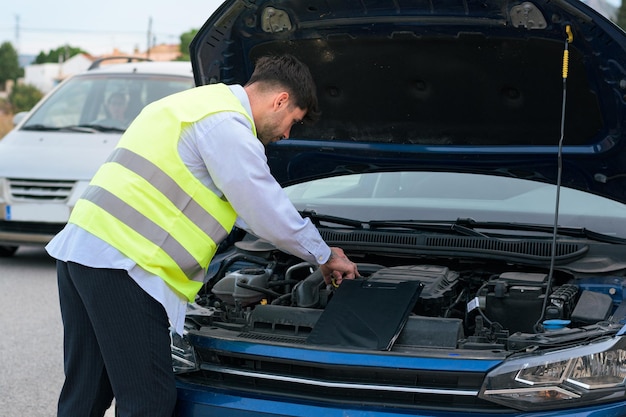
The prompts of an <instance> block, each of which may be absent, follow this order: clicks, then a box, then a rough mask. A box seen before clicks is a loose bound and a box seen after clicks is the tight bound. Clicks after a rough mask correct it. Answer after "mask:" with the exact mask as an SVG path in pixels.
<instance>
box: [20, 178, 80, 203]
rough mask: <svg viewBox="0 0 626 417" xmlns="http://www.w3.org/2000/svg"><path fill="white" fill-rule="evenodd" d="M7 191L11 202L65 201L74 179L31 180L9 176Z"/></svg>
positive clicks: (70, 191)
mask: <svg viewBox="0 0 626 417" xmlns="http://www.w3.org/2000/svg"><path fill="white" fill-rule="evenodd" d="M8 183H9V192H10V194H11V200H12V201H13V202H37V203H41V202H48V201H50V202H55V203H57V202H60V203H61V202H65V201H67V200H68V198H69V196H70V194H71V193H72V188H73V187H74V184H75V183H76V181H65V180H32V179H22V178H9V179H8Z"/></svg>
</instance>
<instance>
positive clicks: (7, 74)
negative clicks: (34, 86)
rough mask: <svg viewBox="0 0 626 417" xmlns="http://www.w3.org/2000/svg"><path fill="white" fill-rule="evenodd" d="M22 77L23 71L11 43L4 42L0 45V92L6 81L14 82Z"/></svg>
mask: <svg viewBox="0 0 626 417" xmlns="http://www.w3.org/2000/svg"><path fill="white" fill-rule="evenodd" d="M23 75H24V70H23V69H22V68H20V63H19V61H18V59H17V51H16V50H15V48H13V45H12V44H11V42H4V43H3V44H2V45H0V87H2V88H0V90H4V84H5V83H6V82H7V81H8V80H14V81H16V80H17V79H18V78H19V77H22V76H23Z"/></svg>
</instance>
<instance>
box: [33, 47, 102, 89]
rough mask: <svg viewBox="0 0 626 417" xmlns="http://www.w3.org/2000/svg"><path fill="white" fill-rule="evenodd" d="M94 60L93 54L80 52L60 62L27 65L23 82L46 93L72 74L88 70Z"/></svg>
mask: <svg viewBox="0 0 626 417" xmlns="http://www.w3.org/2000/svg"><path fill="white" fill-rule="evenodd" d="M92 62H93V58H92V57H91V56H89V55H86V54H78V55H74V56H73V57H71V58H70V59H68V60H67V61H65V62H61V63H58V64H51V63H48V64H33V65H27V66H26V67H24V79H23V81H22V82H23V83H24V84H29V85H33V86H35V87H37V89H39V90H40V91H41V92H42V93H44V94H45V93H48V92H49V91H50V90H52V89H53V88H54V87H55V86H56V85H57V84H58V83H60V82H61V81H63V80H64V79H65V78H67V77H69V76H70V75H74V74H78V73H80V72H83V71H85V70H87V68H89V66H90V65H91V63H92Z"/></svg>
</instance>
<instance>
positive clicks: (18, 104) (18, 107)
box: [9, 84, 43, 113]
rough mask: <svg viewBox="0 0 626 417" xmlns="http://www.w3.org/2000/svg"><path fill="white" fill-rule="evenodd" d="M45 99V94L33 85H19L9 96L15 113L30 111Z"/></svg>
mask: <svg viewBox="0 0 626 417" xmlns="http://www.w3.org/2000/svg"><path fill="white" fill-rule="evenodd" d="M42 97H43V93H42V92H41V91H39V89H37V87H35V86H32V85H22V84H17V85H15V86H14V87H13V90H12V91H11V94H9V102H10V103H11V107H12V108H13V113H19V112H21V111H28V110H30V109H32V108H33V106H34V105H35V104H37V102H38V101H39V100H41V98H42Z"/></svg>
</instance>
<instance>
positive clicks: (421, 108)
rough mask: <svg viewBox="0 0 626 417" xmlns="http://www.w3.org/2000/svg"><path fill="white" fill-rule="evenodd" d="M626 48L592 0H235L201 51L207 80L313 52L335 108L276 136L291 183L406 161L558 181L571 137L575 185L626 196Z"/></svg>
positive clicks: (235, 78)
mask: <svg viewBox="0 0 626 417" xmlns="http://www.w3.org/2000/svg"><path fill="white" fill-rule="evenodd" d="M625 47H626V35H625V34H624V32H623V31H622V30H621V29H619V28H618V27H617V26H616V25H614V24H613V23H611V22H610V21H608V20H607V19H605V18H604V17H602V16H601V15H600V14H599V13H597V12H596V11H594V10H593V9H591V8H590V7H588V6H586V5H585V4H584V3H582V2H580V1H579V0H550V1H546V0H534V1H495V0H484V1H480V2H478V1H469V0H466V1H463V0H457V1H447V2H426V1H391V0H389V1H361V2H355V1H340V0H323V1H322V0H306V1H301V0H284V1H281V0H274V1H265V0H256V1H249V0H227V1H225V2H224V3H223V4H222V6H221V7H220V8H219V9H218V10H217V11H216V12H215V13H214V14H213V15H212V16H211V17H210V18H209V19H208V20H207V22H206V23H205V25H204V26H203V27H202V29H201V30H200V31H199V33H198V34H197V36H196V37H195V39H194V40H193V42H192V43H191V45H190V52H191V61H192V66H193V70H194V76H195V80H196V84H198V85H204V84H209V83H217V82H222V83H226V84H232V83H239V84H243V83H245V82H246V81H247V79H248V78H249V76H250V74H251V72H252V69H253V66H254V62H255V60H256V58H257V57H259V56H261V55H265V54H278V53H291V54H293V55H295V56H297V57H298V58H299V59H301V60H302V61H304V62H305V63H306V64H308V65H309V67H310V68H311V71H312V72H313V76H314V78H315V80H316V82H317V87H318V97H319V101H320V109H321V111H322V117H321V119H320V121H319V122H318V123H316V124H315V125H312V126H302V127H300V126H296V127H294V129H293V130H292V134H291V138H290V139H289V140H286V141H282V142H280V143H278V144H274V145H271V146H269V147H268V159H269V163H270V165H271V167H272V172H273V173H274V175H275V176H276V178H277V179H278V180H279V181H280V182H281V183H283V184H288V183H294V182H298V181H302V180H305V179H310V178H316V177H322V176H328V175H339V174H341V173H344V172H370V171H378V170H391V169H398V168H400V169H403V170H436V171H456V172H476V173H485V174H492V175H501V176H514V177H520V178H527V179H534V180H537V181H543V182H549V183H556V182H557V172H558V169H557V167H558V166H559V158H558V157H557V155H558V151H559V149H560V148H561V149H562V160H561V165H562V168H563V169H562V184H563V185H565V186H568V187H571V188H576V189H580V190H585V191H588V192H591V193H594V194H598V195H603V196H606V197H609V198H612V199H614V200H617V201H620V202H626V153H625V149H624V139H625V137H624V136H625V131H626V51H625ZM565 50H567V55H568V60H567V61H565V60H564V55H565V54H564V51H565ZM564 62H566V65H565V67H566V68H567V69H566V70H564ZM560 144H561V145H562V146H561V147H560V146H559V145H560Z"/></svg>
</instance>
